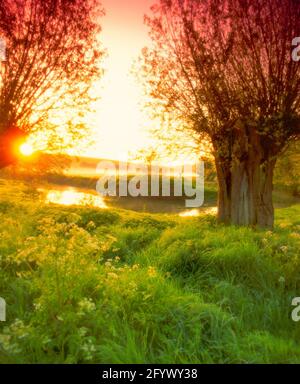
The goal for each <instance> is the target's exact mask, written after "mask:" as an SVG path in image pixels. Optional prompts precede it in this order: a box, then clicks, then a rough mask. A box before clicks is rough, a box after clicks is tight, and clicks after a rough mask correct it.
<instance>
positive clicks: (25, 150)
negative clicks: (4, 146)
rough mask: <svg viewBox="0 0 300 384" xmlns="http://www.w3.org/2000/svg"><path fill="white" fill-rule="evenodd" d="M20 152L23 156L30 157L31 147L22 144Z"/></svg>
mask: <svg viewBox="0 0 300 384" xmlns="http://www.w3.org/2000/svg"><path fill="white" fill-rule="evenodd" d="M20 152H21V154H22V155H23V156H31V155H32V154H33V152H34V151H33V148H32V145H30V144H28V143H24V144H22V145H21V146H20Z"/></svg>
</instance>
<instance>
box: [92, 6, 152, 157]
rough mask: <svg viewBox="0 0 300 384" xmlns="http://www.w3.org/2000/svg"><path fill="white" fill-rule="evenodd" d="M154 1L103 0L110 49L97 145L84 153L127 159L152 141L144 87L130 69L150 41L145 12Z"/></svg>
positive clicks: (105, 39)
mask: <svg viewBox="0 0 300 384" xmlns="http://www.w3.org/2000/svg"><path fill="white" fill-rule="evenodd" d="M154 3H155V1H154V0H103V1H102V4H103V6H104V9H105V12H106V15H105V16H104V17H103V18H102V20H101V25H102V29H103V30H102V34H101V41H102V43H103V46H104V47H105V48H106V49H107V53H108V57H107V59H106V60H105V75H104V77H103V79H102V82H101V84H102V85H101V87H100V86H99V88H101V89H99V91H100V94H101V100H100V101H99V102H98V104H97V115H96V125H95V127H94V131H95V145H94V148H92V147H90V148H89V150H88V151H86V152H85V155H89V156H93V157H101V158H103V157H105V158H114V159H122V160H125V159H126V158H127V157H128V153H130V152H135V151H136V150H138V149H140V148H143V147H146V146H147V144H149V143H150V142H151V139H149V131H148V128H149V126H150V125H151V122H150V121H149V120H148V119H147V117H146V116H145V115H144V113H142V112H141V108H140V101H141V94H142V86H141V85H139V84H138V83H137V81H136V79H135V78H134V76H133V75H132V74H130V70H131V68H132V64H133V62H134V60H135V59H137V57H138V56H139V54H140V52H141V49H142V48H143V47H144V46H146V45H147V44H149V42H150V39H149V37H148V30H147V27H146V26H145V25H144V14H145V13H149V9H150V7H151V5H153V4H154Z"/></svg>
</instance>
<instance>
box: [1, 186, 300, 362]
mask: <svg viewBox="0 0 300 384" xmlns="http://www.w3.org/2000/svg"><path fill="white" fill-rule="evenodd" d="M0 188H1V196H2V197H1V202H0V218H1V220H0V223H1V224H0V255H1V257H0V296H1V297H4V298H5V299H6V301H7V315H8V318H7V322H6V323H1V325H0V362H1V363H5V362H10V363H299V362H300V344H299V336H300V328H299V324H298V323H294V322H293V321H292V320H291V317H290V313H291V310H292V307H291V300H292V298H294V297H296V296H299V294H300V279H299V276H300V273H299V272H300V254H299V249H300V235H299V229H300V209H299V205H296V206H292V207H290V208H284V209H280V210H278V211H277V215H276V223H277V224H276V227H275V229H274V231H264V230H252V229H250V228H235V227H226V226H222V225H217V224H216V219H215V217H214V216H200V217H199V218H179V217H177V216H175V215H149V214H148V215H147V214H138V213H133V212H130V211H122V210H118V211H107V210H97V209H91V210H89V209H88V208H80V207H66V208H62V207H58V206H47V205H44V203H43V202H39V200H38V199H36V197H33V192H30V191H29V190H28V188H27V187H25V186H24V185H23V184H21V183H12V184H11V185H9V184H8V183H3V182H1V185H0ZM29 192H30V193H29ZM199 234H200V235H199Z"/></svg>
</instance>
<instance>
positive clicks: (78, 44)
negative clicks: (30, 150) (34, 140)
mask: <svg viewBox="0 0 300 384" xmlns="http://www.w3.org/2000/svg"><path fill="white" fill-rule="evenodd" d="M102 14H103V11H102V8H101V4H100V3H99V1H98V0H89V1H86V0H1V2H0V39H1V48H2V50H1V56H2V57H1V59H2V62H1V63H0V69H1V71H0V167H3V166H5V165H7V164H9V163H11V162H12V161H13V160H14V155H15V154H14V150H13V145H14V143H15V142H16V140H17V138H20V137H23V136H24V135H26V134H28V133H29V132H30V131H32V130H33V129H37V128H39V129H40V128H41V129H43V130H45V129H48V128H49V127H53V126H54V125H53V124H50V123H49V122H47V120H48V118H49V115H50V114H51V112H53V111H54V110H56V111H57V110H59V111H60V113H61V114H62V113H63V111H64V109H66V108H68V109H69V110H70V109H72V108H73V109H75V110H79V109H80V108H81V107H84V108H87V106H88V105H89V103H90V101H91V98H92V94H91V92H90V89H91V86H92V84H93V83H94V82H95V80H97V79H98V78H99V76H100V74H101V70H100V66H99V60H100V59H101V57H102V53H103V52H102V49H101V46H100V44H99V41H98V36H99V32H100V29H101V28H100V25H99V17H100V16H102ZM46 127H47V128H46Z"/></svg>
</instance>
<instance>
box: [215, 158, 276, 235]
mask: <svg viewBox="0 0 300 384" xmlns="http://www.w3.org/2000/svg"><path fill="white" fill-rule="evenodd" d="M275 162H276V161H275V160H268V161H264V162H262V161H260V159H259V157H256V158H254V157H253V158H249V157H248V158H247V159H245V160H244V161H235V162H234V163H232V164H231V165H230V166H228V164H226V165H225V164H224V163H222V162H221V161H219V160H218V159H217V160H216V166H217V174H218V181H219V199H218V218H219V221H220V222H223V223H227V224H233V225H251V226H259V227H264V228H271V227H272V226H273V223H274V209H273V202H272V190H273V171H274V167H275Z"/></svg>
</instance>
